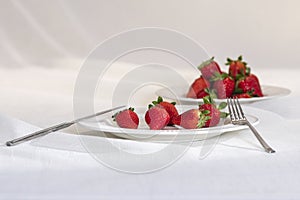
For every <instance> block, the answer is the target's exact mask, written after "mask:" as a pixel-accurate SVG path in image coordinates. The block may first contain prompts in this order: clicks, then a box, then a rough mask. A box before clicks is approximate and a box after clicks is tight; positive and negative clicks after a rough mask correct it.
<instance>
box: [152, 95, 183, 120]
mask: <svg viewBox="0 0 300 200" xmlns="http://www.w3.org/2000/svg"><path fill="white" fill-rule="evenodd" d="M152 103H153V105H154V106H155V105H161V106H162V107H163V108H164V109H165V110H166V111H167V112H168V114H169V115H170V121H169V123H168V125H173V123H172V119H173V117H175V116H177V115H178V111H177V109H176V107H175V105H176V102H171V103H170V102H167V101H164V100H163V98H162V97H161V96H159V97H158V98H157V100H156V101H152ZM149 106H150V107H151V106H152V105H149Z"/></svg>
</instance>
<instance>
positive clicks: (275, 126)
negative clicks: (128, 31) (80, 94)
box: [0, 65, 300, 199]
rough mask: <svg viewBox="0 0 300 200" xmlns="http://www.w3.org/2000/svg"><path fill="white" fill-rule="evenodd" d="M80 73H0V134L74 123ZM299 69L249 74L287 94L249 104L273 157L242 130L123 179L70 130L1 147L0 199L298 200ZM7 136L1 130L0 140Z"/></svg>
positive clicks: (66, 70)
mask: <svg viewBox="0 0 300 200" xmlns="http://www.w3.org/2000/svg"><path fill="white" fill-rule="evenodd" d="M76 66H77V67H76ZM78 71H79V65H75V67H65V68H59V69H58V68H52V69H47V68H42V67H34V66H31V67H24V68H16V69H5V68H0V91H1V98H0V105H1V109H0V113H1V120H2V121H1V122H0V127H1V128H2V130H3V127H4V128H7V130H13V132H14V135H13V136H20V135H22V134H23V135H24V134H25V133H23V132H22V127H23V128H24V129H23V130H26V131H27V132H29V131H31V130H35V129H36V127H47V126H49V125H52V124H55V123H58V122H61V121H66V120H70V119H72V118H73V110H72V109H73V108H72V101H73V99H72V97H73V89H74V84H75V81H76V76H77V74H78ZM299 72H300V71H299V70H286V69H282V70H279V69H277V70H273V71H272V72H269V70H267V69H255V73H256V74H258V75H259V77H260V79H261V82H262V84H269V85H277V86H283V87H286V88H289V89H291V90H292V93H291V94H290V95H289V96H287V97H283V98H279V99H276V100H274V101H266V102H259V103H252V104H249V105H248V106H250V107H252V108H253V109H261V110H257V115H256V116H257V117H259V118H260V120H261V122H260V124H259V125H258V126H257V128H258V129H259V130H260V132H261V133H262V134H263V136H264V138H265V139H266V141H268V143H270V144H271V146H272V147H274V148H275V149H276V150H277V152H276V153H275V154H272V155H270V154H267V153H264V152H263V151H262V150H261V147H260V145H259V144H258V142H257V141H256V139H255V138H254V136H253V135H252V133H251V132H250V131H248V130H245V131H241V132H238V133H231V134H224V135H222V136H221V138H220V140H219V141H218V143H217V144H216V146H215V147H214V148H213V149H212V151H210V152H209V153H208V155H207V156H205V157H203V158H201V159H199V155H200V152H201V151H202V150H203V147H204V146H203V141H200V142H197V143H195V144H194V146H193V147H191V148H190V149H189V150H188V151H187V152H186V153H185V154H184V155H183V156H182V157H181V158H180V159H179V160H177V161H176V162H174V163H173V164H172V165H170V166H168V167H166V168H164V169H161V170H158V171H155V172H153V173H142V174H128V173H122V172H119V171H115V170H113V169H111V168H109V167H106V166H104V165H102V164H101V163H100V162H98V161H97V160H96V159H94V158H93V157H92V156H91V155H90V154H89V153H87V152H85V151H84V148H82V147H81V146H80V142H78V141H79V137H80V136H79V135H75V134H72V133H74V132H75V129H74V128H69V129H66V130H65V131H63V132H65V133H62V132H60V133H53V134H51V135H48V136H46V137H44V138H41V139H40V140H38V142H35V143H34V142H29V143H26V144H22V145H18V146H15V147H10V148H9V147H5V146H0V182H1V187H0V199H155V198H167V199H299V198H300V190H299V188H300V181H299V180H300V173H299V171H298V170H299V169H300V145H299V143H300V135H299V130H298V128H299V123H300V118H299V116H298V113H299V108H297V106H296V105H295V104H296V102H297V101H298V98H299V96H300V89H299V88H298V86H299V84H300V80H299V78H298V74H299ZM282 75H284V76H282ZM289 103H292V104H289ZM17 119H18V120H20V121H14V120H17ZM6 122H10V123H11V124H12V126H10V124H3V123H6ZM14 124H18V125H19V126H18V128H19V129H20V130H19V129H14V127H13V125H14ZM20 127H21V128H20ZM68 133H71V134H68ZM11 134H12V133H8V132H5V133H4V132H2V133H1V137H0V139H1V143H3V142H4V141H5V140H6V139H7V138H12V135H11ZM95 138H97V139H99V137H95ZM100 139H101V138H100ZM127 142H128V144H129V145H130V144H133V145H135V142H134V141H127ZM100 148H101V147H100ZM108 154H109V151H108ZM111 156H112V157H113V156H117V153H116V152H111ZM132 164H133V163H132Z"/></svg>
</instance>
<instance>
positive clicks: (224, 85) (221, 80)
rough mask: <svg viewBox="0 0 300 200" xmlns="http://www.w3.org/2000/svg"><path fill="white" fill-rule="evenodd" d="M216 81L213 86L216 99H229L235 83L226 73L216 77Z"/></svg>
mask: <svg viewBox="0 0 300 200" xmlns="http://www.w3.org/2000/svg"><path fill="white" fill-rule="evenodd" d="M216 79H217V80H216V81H215V82H214V84H213V89H214V90H215V92H216V94H217V97H218V98H219V99H225V98H226V97H231V95H232V93H233V91H234V87H235V81H234V80H233V79H232V78H231V77H230V76H228V74H226V73H222V74H221V75H219V76H218V77H216Z"/></svg>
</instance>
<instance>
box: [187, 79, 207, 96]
mask: <svg viewBox="0 0 300 200" xmlns="http://www.w3.org/2000/svg"><path fill="white" fill-rule="evenodd" d="M209 87H210V83H209V82H208V81H207V80H205V79H204V78H203V76H200V77H199V78H197V79H196V80H195V81H194V82H193V84H192V85H191V87H190V89H189V91H188V93H187V95H186V97H188V98H194V99H196V98H202V97H205V96H207V95H208V93H207V92H206V91H205V89H207V88H209Z"/></svg>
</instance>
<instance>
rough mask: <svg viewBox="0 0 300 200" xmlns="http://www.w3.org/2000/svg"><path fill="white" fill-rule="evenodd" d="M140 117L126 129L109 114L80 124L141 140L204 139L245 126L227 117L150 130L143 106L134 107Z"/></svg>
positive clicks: (250, 117)
mask: <svg viewBox="0 0 300 200" xmlns="http://www.w3.org/2000/svg"><path fill="white" fill-rule="evenodd" d="M191 108H196V107H195V106H178V108H177V109H178V112H179V113H182V112H183V111H186V110H188V109H191ZM135 110H136V112H137V114H138V115H139V118H140V125H139V128H138V129H126V128H120V127H118V125H117V124H116V123H115V122H114V121H113V120H112V118H111V115H109V116H106V117H104V118H103V119H101V120H100V121H98V122H96V121H95V120H93V121H84V122H80V123H79V124H80V125H81V126H84V127H86V128H88V129H91V130H96V131H103V132H109V133H112V134H113V135H116V136H118V137H121V138H127V139H132V140H142V141H156V142H160V141H174V142H176V141H178V142H182V141H196V140H204V139H207V138H210V137H214V136H218V135H221V134H223V133H225V132H232V131H239V130H243V129H246V128H247V126H235V125H232V124H231V123H230V120H229V119H228V118H227V119H225V120H223V121H222V122H220V123H219V125H218V126H215V127H210V128H201V129H183V128H178V127H167V128H165V129H164V130H150V129H149V127H148V126H147V124H146V123H145V122H144V114H145V111H146V110H145V109H144V108H136V109H135ZM245 111H247V113H249V112H250V113H251V107H247V108H246V110H245ZM252 112H253V111H252ZM247 118H248V120H249V121H250V122H251V123H252V124H253V125H256V124H258V123H259V120H258V118H257V117H255V116H253V115H247Z"/></svg>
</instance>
